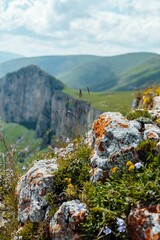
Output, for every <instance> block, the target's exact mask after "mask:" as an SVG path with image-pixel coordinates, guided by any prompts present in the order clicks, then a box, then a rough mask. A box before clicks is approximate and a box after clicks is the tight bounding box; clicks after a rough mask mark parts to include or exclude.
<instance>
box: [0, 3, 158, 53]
mask: <svg viewBox="0 0 160 240" xmlns="http://www.w3.org/2000/svg"><path fill="white" fill-rule="evenodd" d="M0 51H7V52H14V53H18V54H21V55H24V56H42V55H68V54H70V55H72V54H91V55H100V56H111V55H118V54H123V53H128V52H155V53H160V0H150V1H148V0H0Z"/></svg>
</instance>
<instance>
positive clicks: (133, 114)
mask: <svg viewBox="0 0 160 240" xmlns="http://www.w3.org/2000/svg"><path fill="white" fill-rule="evenodd" d="M140 117H143V118H150V119H152V116H151V115H150V114H149V112H148V111H147V110H138V109H136V110H135V111H131V112H129V113H127V115H126V118H127V119H128V120H134V119H137V118H140Z"/></svg>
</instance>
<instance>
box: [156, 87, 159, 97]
mask: <svg viewBox="0 0 160 240" xmlns="http://www.w3.org/2000/svg"><path fill="white" fill-rule="evenodd" d="M155 92H156V94H157V95H158V96H160V87H158V88H157V89H156V90H155Z"/></svg>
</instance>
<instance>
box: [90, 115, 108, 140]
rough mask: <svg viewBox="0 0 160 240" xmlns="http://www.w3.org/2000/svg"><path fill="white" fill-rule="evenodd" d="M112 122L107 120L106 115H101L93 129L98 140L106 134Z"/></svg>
mask: <svg viewBox="0 0 160 240" xmlns="http://www.w3.org/2000/svg"><path fill="white" fill-rule="evenodd" d="M110 122H111V118H110V117H108V118H106V117H105V115H104V114H102V115H100V116H99V118H98V119H97V120H96V121H95V122H94V124H93V129H94V133H95V136H96V138H97V140H99V139H100V138H101V137H102V136H103V135H104V133H105V127H107V126H108V125H109V124H110Z"/></svg>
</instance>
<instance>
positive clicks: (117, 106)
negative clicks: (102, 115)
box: [64, 88, 134, 114]
mask: <svg viewBox="0 0 160 240" xmlns="http://www.w3.org/2000/svg"><path fill="white" fill-rule="evenodd" d="M64 92H65V93H66V94H68V95H71V96H72V97H74V98H77V99H78V98H79V91H78V90H73V89H69V88H65V89H64ZM133 98H134V97H133V93H132V92H112V93H110V92H90V95H89V94H88V92H84V91H83V92H82V98H81V100H84V101H87V102H88V103H90V104H91V105H92V107H93V108H95V109H98V110H100V111H102V112H108V111H118V112H121V113H124V114H126V113H127V112H128V111H130V109H131V104H132V101H133Z"/></svg>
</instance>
